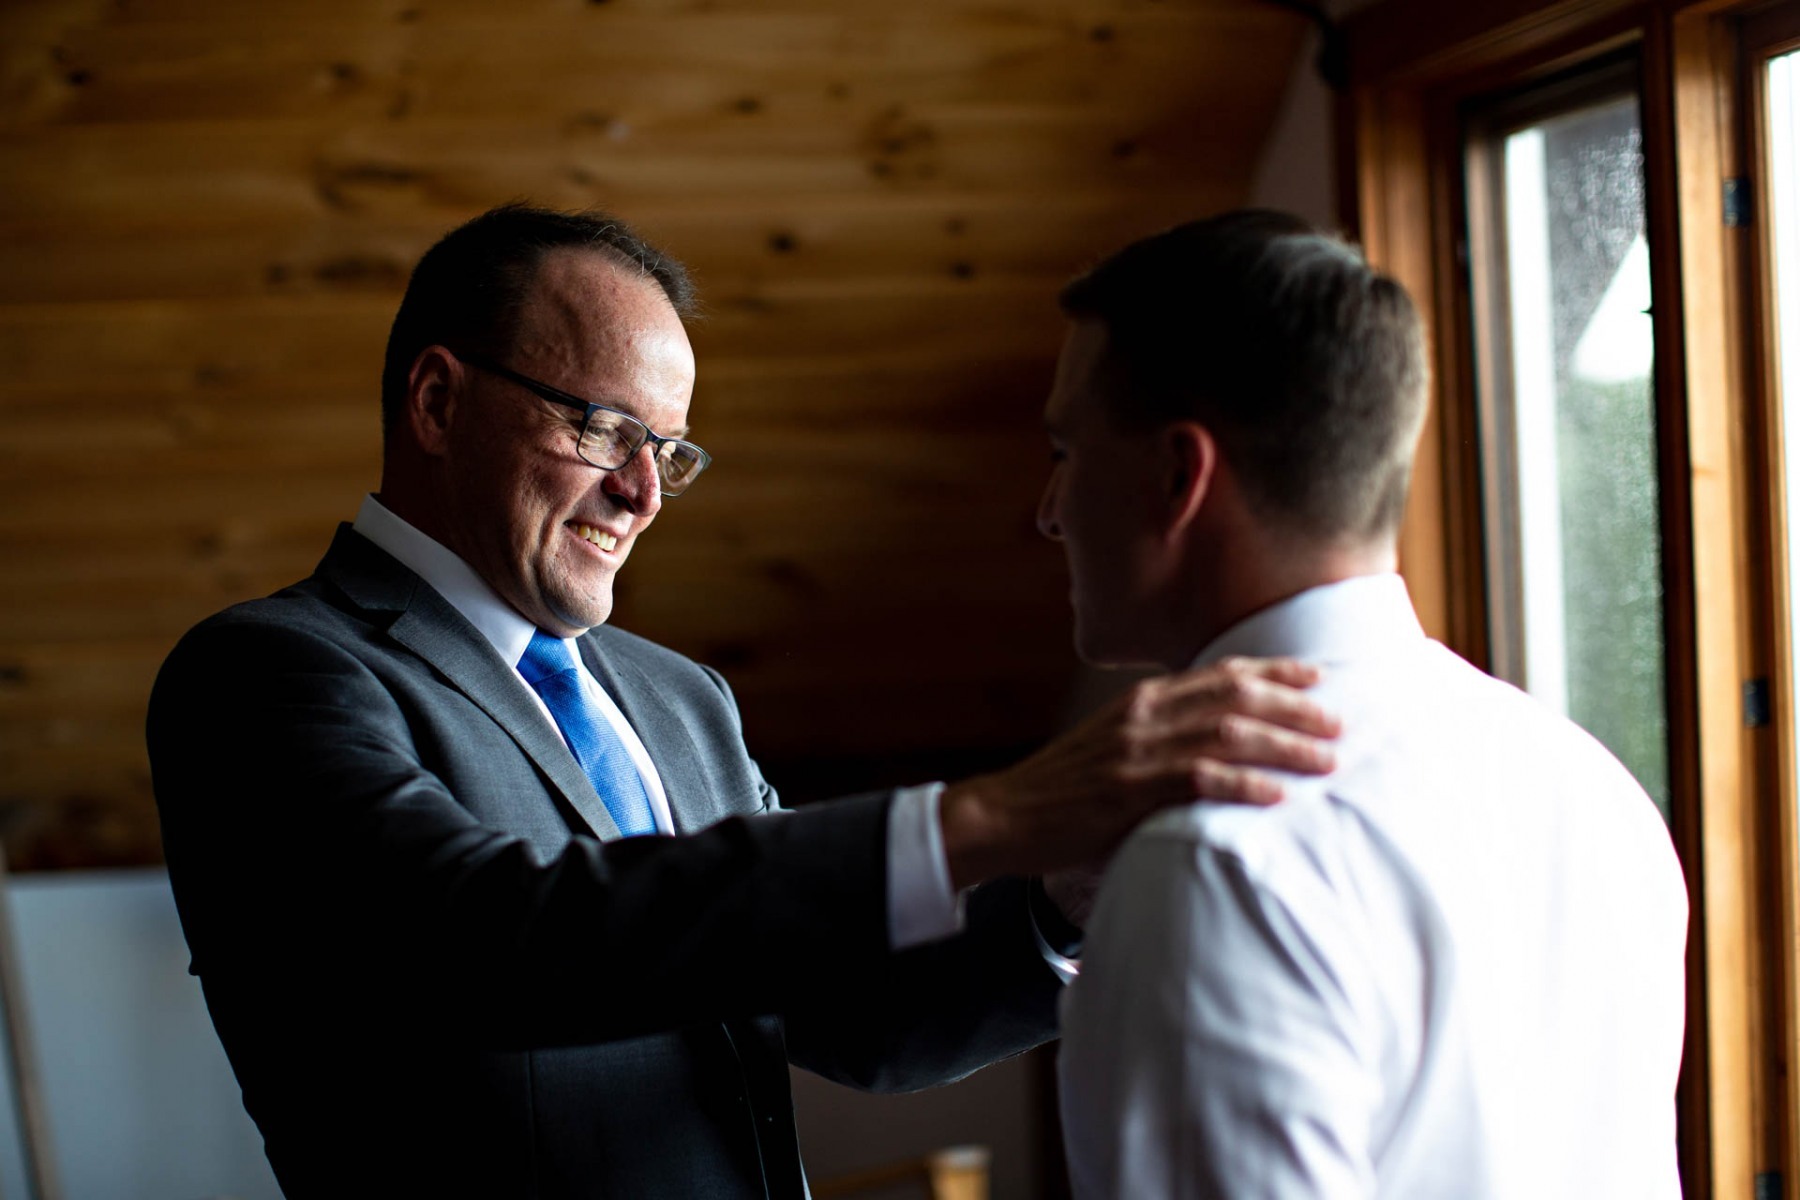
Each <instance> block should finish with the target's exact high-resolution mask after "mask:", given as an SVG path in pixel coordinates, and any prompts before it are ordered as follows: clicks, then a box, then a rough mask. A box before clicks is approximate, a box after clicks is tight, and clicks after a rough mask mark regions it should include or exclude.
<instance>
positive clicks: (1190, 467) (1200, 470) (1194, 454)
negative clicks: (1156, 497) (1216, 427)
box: [1160, 421, 1219, 537]
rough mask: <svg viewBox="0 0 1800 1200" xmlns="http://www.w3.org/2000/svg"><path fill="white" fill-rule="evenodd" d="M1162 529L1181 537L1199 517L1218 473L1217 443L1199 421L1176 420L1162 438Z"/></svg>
mask: <svg viewBox="0 0 1800 1200" xmlns="http://www.w3.org/2000/svg"><path fill="white" fill-rule="evenodd" d="M1160 440H1161V442H1162V452H1163V455H1162V457H1163V528H1164V530H1165V531H1166V532H1167V533H1168V535H1169V536H1170V537H1179V536H1182V535H1184V534H1185V533H1186V532H1187V531H1188V529H1189V528H1191V527H1192V525H1193V523H1194V522H1195V520H1197V519H1198V518H1199V516H1200V511H1201V509H1202V508H1203V507H1204V506H1205V504H1206V501H1207V498H1208V497H1209V496H1210V495H1211V494H1212V491H1213V486H1214V484H1215V483H1216V481H1217V478H1218V471H1219V443H1218V439H1216V438H1214V437H1213V435H1212V430H1210V429H1208V428H1207V427H1206V426H1204V425H1202V424H1200V423H1199V422H1198V421H1175V422H1173V423H1171V424H1170V425H1169V426H1168V427H1167V428H1165V429H1164V430H1163V432H1162V435H1161V439H1160Z"/></svg>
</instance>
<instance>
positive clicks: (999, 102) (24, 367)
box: [0, 0, 1302, 867]
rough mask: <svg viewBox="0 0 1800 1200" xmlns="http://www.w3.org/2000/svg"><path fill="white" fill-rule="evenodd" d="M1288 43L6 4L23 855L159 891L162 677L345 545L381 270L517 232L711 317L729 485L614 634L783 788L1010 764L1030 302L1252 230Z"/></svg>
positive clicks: (931, 13) (719, 440)
mask: <svg viewBox="0 0 1800 1200" xmlns="http://www.w3.org/2000/svg"><path fill="white" fill-rule="evenodd" d="M1301 33H1302V23H1301V22H1300V21H1299V19H1298V18H1296V17H1294V16H1293V15H1292V14H1289V13H1285V12H1283V11H1281V10H1280V9H1279V8H1277V7H1274V6H1271V5H1265V4H1260V3H1257V2H1255V0H1080V2H1076V0H1012V2H1003V0H986V2H981V0H909V3H907V4H904V5H864V4H859V3H852V2H850V0H612V2H607V0H589V2H580V0H505V2H502V0H258V2H257V3H254V4H250V3H240V2H239V0H159V2H157V0H5V3H4V4H3V5H0V837H4V838H5V839H7V841H8V851H9V853H10V855H11V856H12V858H13V859H14V861H15V862H17V863H19V864H20V865H23V866H28V867H29V866H38V867H44V866H54V865H66V864H83V865H91V864H98V863H107V862H137V861H151V860H154V859H155V858H156V856H157V846H156V835H155V818H154V811H153V808H152V806H151V802H150V795H149V778H148V768H147V765H146V762H145V757H144V752H143V747H142V734H141V730H142V722H143V715H144V706H145V698H146V696H147V693H148V690H149V686H150V682H151V680H152V678H153V677H154V673H155V670H156V667H157V665H158V663H159V662H160V661H161V659H162V657H163V655H164V654H165V653H167V651H168V649H169V647H170V646H171V645H172V644H173V642H174V640H175V639H176V638H177V637H178V636H179V635H180V633H181V632H182V631H183V630H184V629H185V628H186V627H187V626H189V625H190V624H192V623H193V622H194V621H196V620H198V619H199V618H201V617H203V616H205V615H206V614H207V613H209V612H212V611H213V610H215V609H217V608H219V607H222V606H224V605H225V604H227V603H230V602H233V601H236V600H239V599H243V598H246V597H250V596H254V595H259V594H262V593H265V592H268V591H270V590H272V589H274V588H276V587H278V586H280V585H282V584H284V583H286V582H289V581H291V580H293V579H295V578H298V577H299V576H301V575H304V574H305V573H306V572H307V571H308V570H309V569H310V567H311V565H312V564H313V562H315V561H316V559H317V557H318V555H319V554H320V552H321V551H322V550H323V548H324V546H325V544H326V542H327V541H328V539H329V537H330V534H331V530H332V528H333V525H334V523H335V522H337V521H339V520H343V519H347V518H348V517H349V516H350V515H351V514H353V513H354V511H355V507H356V505H357V503H358V501H359V499H360V497H361V495H362V494H363V493H364V492H365V491H367V490H369V489H370V488H372V487H373V486H374V484H375V481H376V477H377V476H376V472H377V465H378V458H377V436H378V431H377V416H376V408H377V400H376V389H377V382H376V381H377V375H378V372H379V369H380V355H381V349H382V345H383V342H384V339H385V337H386V332H387V326H388V322H389V320H390V319H391V317H392V313H393V309H394V307H395V304H396V303H397V300H398V296H399V292H400V289H401V287H402V286H403V284H404V281H405V277H406V273H407V272H408V270H409V269H410V267H411V264H412V262H413V261H414V260H416V258H417V257H418V255H419V254H420V253H421V252H423V250H424V249H425V248H426V247H427V246H428V245H429V244H430V243H431V241H432V240H433V239H434V238H435V237H436V236H437V235H439V234H440V233H442V232H443V231H444V230H446V229H447V228H449V227H451V226H452V225H454V224H456V223H458V222H459V221H461V220H463V219H465V218H467V217H469V216H471V215H473V214H474V213H476V212H479V211H480V210H482V209H484V208H486V207H488V206H490V205H492V204H495V203H499V202H502V201H505V200H508V199H512V198H515V197H529V198H532V199H535V200H538V201H541V202H546V203H550V204H554V205H560V206H569V207H576V206H584V205H599V206H602V207H607V208H610V209H613V210H614V211H617V212H618V213H620V214H621V215H623V216H626V217H627V218H629V219H631V220H632V221H633V222H634V223H636V224H638V225H639V226H640V227H641V228H642V229H643V230H644V231H645V232H647V233H648V234H650V235H651V236H652V237H653V238H655V239H657V240H659V241H660V242H662V243H663V244H665V245H666V246H667V247H668V248H669V249H670V250H672V251H673V252H675V253H676V254H678V255H679V256H681V257H683V258H685V259H686V260H688V261H689V262H690V263H691V265H692V266H693V268H694V270H695V272H696V274H697V275H698V277H699V280H700V282H701V285H702V288H703V297H704V301H705V306H706V310H707V315H706V317H705V319H703V320H702V321H700V322H699V323H698V324H697V325H696V326H695V330H694V332H695V341H696V345H697V350H698V353H699V358H700V382H699V385H698V390H697V393H696V399H695V407H694V412H693V423H694V428H695V431H696V434H695V436H696V438H697V439H698V440H700V441H701V442H702V443H703V444H704V445H706V446H707V447H708V448H709V449H711V450H712V451H713V452H714V455H715V457H716V459H717V462H716V465H715V466H714V468H713V472H712V474H711V475H710V476H709V477H708V478H707V479H706V480H705V481H704V483H703V484H702V485H701V486H700V487H698V488H696V489H695V490H694V492H692V493H690V494H689V495H688V496H685V497H683V498H682V499H680V500H679V501H676V502H674V503H672V504H671V505H670V506H669V508H668V510H667V511H666V512H665V513H664V514H663V516H662V519H661V520H660V521H659V522H658V525H657V529H656V530H655V532H654V533H653V535H652V536H650V537H648V538H646V539H645V540H644V542H643V544H642V545H641V546H640V547H639V549H638V551H637V553H636V554H635V555H634V557H633V561H632V563H631V565H630V567H629V568H628V569H627V570H626V571H625V572H624V574H623V575H622V576H621V580H620V604H619V610H618V614H617V618H616V619H617V620H618V621H619V622H620V623H621V624H622V625H625V626H627V627H629V628H632V629H634V630H636V631H638V632H641V633H644V634H646V635H648V636H650V637H653V638H656V639H658V640H660V641H663V642H665V643H667V644H670V645H672V646H675V647H677V648H679V649H681V650H684V651H686V652H688V653H690V654H693V655H694V656H696V657H698V658H700V659H702V660H704V661H707V662H711V663H714V664H716V665H718V666H720V667H721V668H723V669H724V670H726V672H727V673H728V675H729V677H730V678H731V679H732V681H733V683H734V684H735V686H736V687H737V689H738V692H739V696H740V699H741V700H742V702H743V705H744V709H745V713H746V720H747V726H748V731H749V737H750V740H751V745H752V747H753V748H754V749H756V750H757V751H758V753H759V754H760V755H761V756H762V757H763V758H764V760H765V762H766V763H767V764H768V765H769V766H770V769H771V774H772V775H774V776H775V777H776V778H777V779H778V781H780V780H781V778H782V777H783V774H784V772H785V773H786V774H788V775H790V776H791V777H792V778H793V779H795V780H797V781H798V783H797V784H796V786H797V787H798V789H799V790H800V791H802V792H804V791H806V790H808V788H810V787H815V786H816V787H820V788H823V787H828V786H838V785H840V784H842V785H850V784H854V783H856V782H859V781H861V780H862V779H863V778H868V779H873V778H874V777H875V776H876V775H879V774H881V773H882V772H883V771H888V772H894V771H924V772H929V771H932V770H934V769H948V768H949V767H953V766H955V765H958V764H959V763H960V762H975V761H980V760H981V759H982V758H983V756H992V755H995V754H1003V753H1008V752H1010V751H1011V750H1012V749H1013V748H1015V747H1018V746H1021V745H1024V744H1026V743H1029V742H1031V741H1033V740H1034V739H1037V738H1039V737H1041V736H1043V735H1044V734H1045V733H1047V732H1048V731H1049V730H1050V729H1051V728H1052V726H1053V725H1054V724H1055V722H1056V720H1057V719H1058V715H1059V708H1060V706H1061V705H1062V703H1063V701H1064V696H1065V694H1066V692H1067V689H1068V683H1069V679H1070V672H1071V667H1072V660H1071V657H1070V655H1069V652H1068V650H1067V648H1066V641H1067V616H1066V613H1065V600H1064V597H1065V595H1066V584H1065V581H1064V579H1063V574H1062V566H1061V560H1060V555H1059V553H1058V551H1057V550H1056V549H1055V548H1054V547H1052V546H1050V545H1048V544H1047V543H1043V542H1042V541H1041V540H1040V539H1039V538H1038V536H1037V534H1036V532H1035V530H1034V528H1033V523H1032V515H1033V508H1034V505H1035V501H1036V496H1037V491H1038V488H1039V486H1040V484H1041V482H1042V477H1043V472H1044V449H1043V446H1042V439H1041V437H1040V435H1039V433H1038V430H1037V421H1038V411H1039V406H1040V403H1041V397H1042V394H1043V392H1044V390H1045V388H1046V387H1047V385H1048V382H1049V376H1050V368H1051V364H1052V361H1053V358H1054V354H1055V349H1056V345H1057V340H1058V337H1059V334H1060V325H1061V322H1060V319H1059V317H1058V315H1057V313H1056V309H1055V305H1054V299H1053V298H1054V294H1055V291H1056V288H1057V286H1058V285H1059V284H1060V283H1061V282H1062V281H1063V280H1064V279H1065V278H1066V277H1067V276H1069V275H1070V274H1071V273H1072V272H1074V271H1075V270H1077V269H1078V268H1080V267H1081V266H1082V265H1083V264H1084V263H1087V262H1089V261H1091V260H1092V259H1093V258H1094V257H1095V256H1097V255H1099V254H1101V253H1103V252H1105V251H1106V250H1108V249H1110V248H1112V247H1114V246H1116V245H1118V244H1120V243H1122V242H1123V241H1124V240H1126V239H1128V238H1130V237H1132V236H1135V235H1138V234H1141V233H1144V232H1148V231H1150V230H1153V229H1155V228H1158V227H1160V226H1162V225H1165V224H1168V223H1171V222H1173V221H1176V220H1179V219H1183V218H1186V217H1189V216H1193V215H1199V214H1203V213H1206V212H1210V211H1215V210H1218V209H1220V208H1224V207H1228V206H1230V205H1231V204H1233V203H1236V202H1238V201H1239V200H1240V199H1241V197H1242V196H1243V194H1244V192H1245V189H1246V186H1247V181H1248V179H1249V177H1250V174H1251V171H1252V168H1253V166H1254V163H1255V161H1256V157H1257V155H1258V153H1259V151H1260V148H1261V144H1262V141H1263V139H1264V137H1265V136H1266V133H1267V130H1268V129H1269V127H1270V125H1271V122H1272V119H1273V116H1274V113H1275V109H1276V107H1277V103H1278V100H1279V97H1280V94H1281V89H1282V86H1283V83H1284V81H1285V80H1286V78H1287V76H1288V72H1289V68H1290V66H1291V63H1292V61H1293V58H1294V55H1295V54H1296V52H1297V50H1298V47H1299V44H1300V40H1301ZM959 756H960V758H959ZM821 764H824V765H821Z"/></svg>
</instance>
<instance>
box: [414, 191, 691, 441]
mask: <svg viewBox="0 0 1800 1200" xmlns="http://www.w3.org/2000/svg"><path fill="white" fill-rule="evenodd" d="M563 249H570V250H586V251H592V252H594V253H597V254H602V255H605V256H607V257H608V258H610V259H612V260H613V261H614V262H616V263H617V264H618V266H619V268H620V269H621V270H623V271H627V272H629V273H631V274H634V275H639V276H642V277H643V278H645V279H646V280H649V281H652V282H654V283H656V284H657V285H658V286H659V287H661V288H662V291H663V295H664V296H666V297H667V298H668V301H669V304H670V306H671V307H673V308H674V310H675V312H676V314H677V315H678V316H681V317H688V316H691V315H693V310H694V287H693V284H692V282H691V281H690V280H689V278H688V273H687V269H686V268H685V267H683V266H682V265H681V263H680V262H678V261H677V260H676V259H674V258H671V257H670V256H669V255H667V254H664V253H663V252H662V251H660V250H658V249H656V248H655V247H654V246H652V245H650V244H649V243H648V242H646V241H644V240H643V239H642V238H641V237H639V236H638V235H637V234H636V233H635V232H633V231H632V229H631V227H630V226H628V225H626V224H625V222H623V221H621V220H619V219H618V218H617V217H613V216H609V215H607V214H606V213H603V212H597V211H594V210H592V209H590V210H587V211H585V212H557V211H555V210H552V209H546V208H536V207H533V206H531V205H527V204H507V205H503V206H501V207H500V208H495V209H490V210H489V211H487V212H485V213H482V214H481V215H480V216H479V217H476V218H475V219H474V220H472V221H469V222H468V223H466V224H464V225H460V226H458V227H457V228H455V229H453V230H451V231H450V232H449V233H447V234H445V235H444V236H443V237H442V238H441V239H440V240H439V241H438V243H437V244H436V245H434V246H433V247H432V248H431V249H430V250H427V251H426V252H425V257H423V258H421V259H420V260H419V265H418V266H416V267H414V268H413V273H412V278H411V279H410V280H409V281H408V282H407V285H406V295H405V297H404V298H403V299H402V300H401V301H400V311H399V312H398V313H397V314H395V316H394V325H393V329H392V330H391V331H390V332H389V334H388V344H387V355H386V358H385V360H384V362H383V364H382V370H381V423H382V429H383V431H384V433H391V431H392V430H393V428H394V425H395V423H396V418H397V416H398V415H399V413H400V412H401V410H402V408H403V407H404V405H405V403H406V387H407V376H408V374H409V373H410V372H411V371H412V367H413V363H414V362H415V361H416V360H417V359H418V357H419V353H420V352H421V351H423V350H424V349H425V348H426V347H428V346H446V347H449V348H450V349H451V350H453V351H456V352H460V353H463V354H477V355H482V356H484V357H486V358H489V359H493V360H504V358H505V357H506V354H507V351H508V350H509V349H511V347H512V339H513V335H514V333H515V331H516V328H517V320H518V314H519V310H520V309H521V308H522V307H523V306H524V303H525V300H526V298H527V296H528V295H529V294H530V292H531V285H532V283H533V281H534V280H535V279H536V277H537V269H538V264H539V263H541V262H542V261H543V259H544V256H545V255H547V254H549V253H551V252H552V251H555V250H563Z"/></svg>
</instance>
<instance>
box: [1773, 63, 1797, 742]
mask: <svg viewBox="0 0 1800 1200" xmlns="http://www.w3.org/2000/svg"><path fill="white" fill-rule="evenodd" d="M1765 82H1766V84H1767V93H1766V94H1767V96H1768V105H1769V109H1768V114H1767V116H1768V130H1769V132H1768V138H1769V164H1768V165H1769V242H1770V251H1771V254H1770V257H1771V259H1772V260H1773V261H1772V262H1771V264H1770V266H1771V270H1770V275H1771V279H1772V281H1773V283H1774V288H1773V289H1772V290H1773V292H1774V298H1775V312H1774V328H1775V337H1774V338H1773V339H1771V341H1772V344H1771V346H1770V352H1771V353H1772V354H1773V355H1774V356H1775V370H1776V375H1775V378H1776V386H1777V387H1779V388H1780V398H1781V415H1782V421H1781V424H1782V440H1783V442H1784V445H1783V457H1784V459H1785V461H1786V465H1787V470H1786V476H1787V535H1788V553H1787V559H1788V620H1789V622H1790V623H1791V631H1792V633H1793V635H1794V640H1793V641H1792V642H1790V645H1793V646H1796V647H1800V162H1796V160H1797V159H1800V51H1795V52H1793V53H1790V54H1784V55H1782V56H1781V57H1779V58H1773V59H1770V60H1769V65H1768V77H1767V80H1766V81H1765ZM1796 737H1797V738H1800V730H1797V731H1796Z"/></svg>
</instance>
